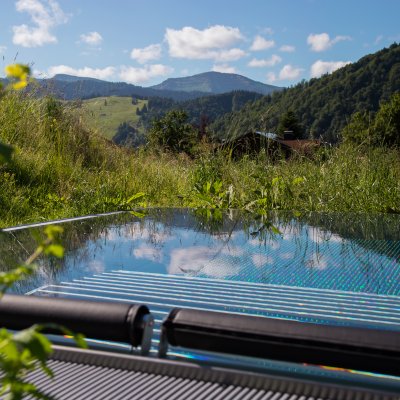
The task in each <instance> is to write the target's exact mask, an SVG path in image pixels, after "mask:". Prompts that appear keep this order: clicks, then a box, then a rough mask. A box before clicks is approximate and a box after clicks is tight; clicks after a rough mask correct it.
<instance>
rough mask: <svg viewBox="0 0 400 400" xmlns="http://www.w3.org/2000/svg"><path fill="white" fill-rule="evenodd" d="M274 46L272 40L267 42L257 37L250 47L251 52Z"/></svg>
mask: <svg viewBox="0 0 400 400" xmlns="http://www.w3.org/2000/svg"><path fill="white" fill-rule="evenodd" d="M274 46H275V42H274V41H273V40H268V39H265V38H263V37H262V36H259V35H257V36H256V37H255V38H254V41H253V44H252V45H251V47H250V50H251V51H260V50H266V49H270V48H271V47H274Z"/></svg>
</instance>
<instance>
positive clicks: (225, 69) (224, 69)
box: [212, 64, 236, 74]
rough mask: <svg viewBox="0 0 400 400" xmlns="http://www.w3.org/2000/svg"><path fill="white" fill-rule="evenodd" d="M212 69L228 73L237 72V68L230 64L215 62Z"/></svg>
mask: <svg viewBox="0 0 400 400" xmlns="http://www.w3.org/2000/svg"><path fill="white" fill-rule="evenodd" d="M212 70H213V71H215V72H224V73H226V74H235V73H236V68H235V67H232V66H231V65H228V64H214V65H213V67H212Z"/></svg>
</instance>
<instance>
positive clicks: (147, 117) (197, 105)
mask: <svg viewBox="0 0 400 400" xmlns="http://www.w3.org/2000/svg"><path fill="white" fill-rule="evenodd" d="M261 97H262V95H261V94H259V93H254V92H246V91H235V92H230V93H223V94H218V95H213V96H205V97H200V98H198V99H193V100H187V101H181V102H176V101H173V100H171V99H165V98H159V97H153V98H150V99H149V101H148V107H147V112H142V114H141V122H142V123H143V125H144V127H146V128H148V127H149V126H150V124H151V122H152V121H153V120H154V119H155V118H160V117H163V116H164V115H165V114H166V113H167V112H168V111H170V110H174V109H179V110H183V111H185V112H186V113H187V115H188V122H190V123H191V124H192V125H195V126H200V125H201V124H205V125H208V124H209V123H211V122H212V121H215V120H216V119H217V118H218V117H221V116H222V115H224V114H226V113H229V112H231V111H238V110H240V109H242V108H243V107H244V106H245V105H246V104H247V103H248V102H253V101H254V100H257V99H259V98H261Z"/></svg>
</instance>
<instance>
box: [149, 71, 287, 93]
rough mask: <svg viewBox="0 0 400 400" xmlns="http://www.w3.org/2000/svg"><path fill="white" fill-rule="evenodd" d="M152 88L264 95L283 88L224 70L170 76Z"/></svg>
mask: <svg viewBox="0 0 400 400" xmlns="http://www.w3.org/2000/svg"><path fill="white" fill-rule="evenodd" d="M152 88H153V89H157V90H174V91H180V92H202V93H208V94H221V93H228V92H232V91H234V90H245V91H247V92H254V93H259V94H264V95H266V94H269V93H272V92H273V91H275V90H279V89H282V88H279V87H277V86H273V85H267V84H265V83H261V82H257V81H253V80H252V79H249V78H246V77H245V76H242V75H238V74H227V73H222V72H204V73H202V74H197V75H193V76H187V77H184V78H169V79H167V80H166V81H164V82H162V83H160V84H159V85H155V86H152Z"/></svg>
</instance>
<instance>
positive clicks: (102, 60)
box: [0, 0, 400, 86]
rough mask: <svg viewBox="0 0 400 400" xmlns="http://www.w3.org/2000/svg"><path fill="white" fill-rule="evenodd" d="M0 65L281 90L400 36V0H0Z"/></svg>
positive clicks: (144, 81)
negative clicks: (206, 75) (230, 77)
mask: <svg viewBox="0 0 400 400" xmlns="http://www.w3.org/2000/svg"><path fill="white" fill-rule="evenodd" d="M0 7H1V8H0V57H1V58H0V63H1V64H2V65H0V67H1V69H2V70H3V67H4V66H5V65H6V64H8V63H10V62H13V60H14V58H15V56H17V58H16V59H17V61H18V62H23V63H32V64H33V70H34V71H35V74H36V75H37V76H39V77H51V76H53V75H54V74H56V73H68V74H72V75H79V76H90V77H95V78H99V79H105V80H110V81H125V82H129V83H133V84H137V85H141V86H150V85H153V84H156V83H159V82H161V81H163V80H165V79H167V78H170V77H180V76H188V75H194V74H197V73H201V72H205V71H211V70H214V71H220V72H234V73H238V74H241V75H245V76H247V77H249V78H251V79H254V80H257V81H260V82H264V83H270V84H274V85H278V86H289V85H292V84H295V83H296V82H298V81H300V80H302V79H309V78H310V77H314V76H315V77H317V76H320V75H321V74H323V73H327V72H331V71H333V70H335V69H337V68H339V67H341V66H343V65H345V64H346V63H349V62H354V61H356V60H358V59H359V58H360V57H362V56H363V55H365V54H369V53H373V52H375V51H377V50H379V49H381V48H383V47H385V46H388V45H390V44H391V43H393V42H395V41H396V42H400V23H399V15H400V1H399V0H380V1H377V0H375V1H372V0H364V1H361V0H347V1H343V0H274V1H272V0H247V1H243V0H229V1H228V0H202V1H198V0H152V1H147V0H139V1H137V0H114V1H108V0H97V1H94V0H79V1H78V0H2V1H1V2H0Z"/></svg>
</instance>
